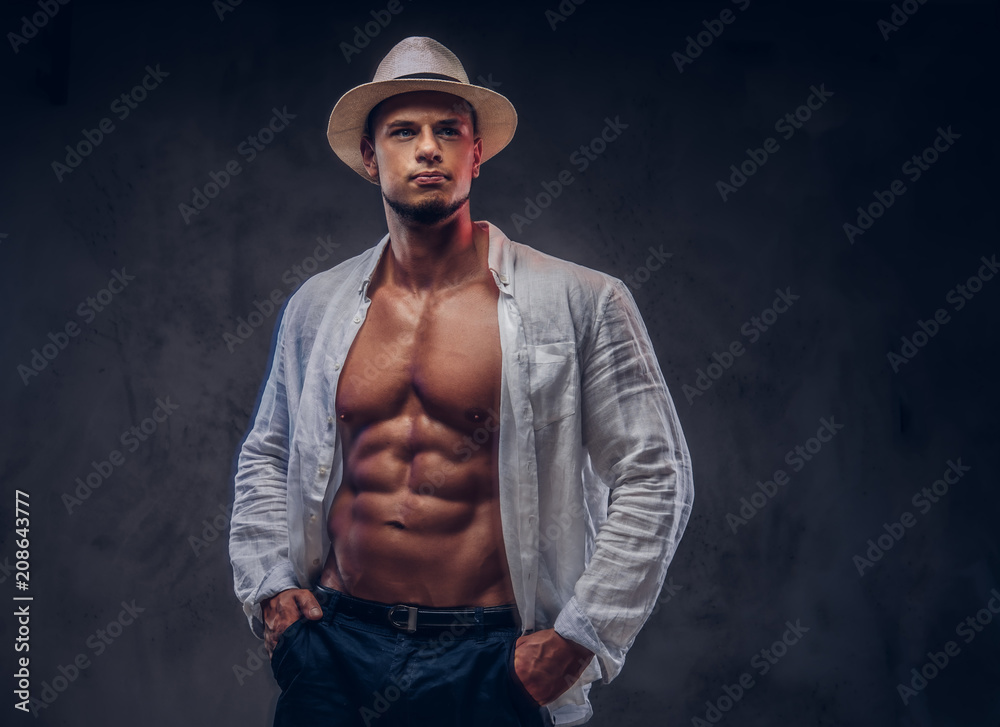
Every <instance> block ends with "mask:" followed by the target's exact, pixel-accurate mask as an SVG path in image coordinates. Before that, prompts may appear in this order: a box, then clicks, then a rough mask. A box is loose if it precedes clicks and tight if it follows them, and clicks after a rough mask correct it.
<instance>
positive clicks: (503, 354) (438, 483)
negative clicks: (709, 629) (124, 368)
mask: <svg viewBox="0 0 1000 727" xmlns="http://www.w3.org/2000/svg"><path fill="white" fill-rule="evenodd" d="M516 121H517V116H516V113H515V112H514V109H513V106H512V105H511V104H510V102H509V101H508V100H507V99H506V98H505V97H503V96H502V95H500V94H498V93H495V92H493V91H491V90H488V89H485V88H482V87H479V86H475V85H472V84H470V83H469V82H468V77H467V75H466V73H465V70H464V69H463V67H462V64H461V63H460V61H459V60H458V58H456V57H455V56H454V54H452V53H451V51H449V50H448V49H447V48H445V47H444V46H442V45H441V44H440V43H437V42H436V41H434V40H432V39H430V38H422V37H415V38H407V39H405V40H403V41H402V42H400V43H399V44H397V45H396V46H395V47H394V48H393V49H392V50H391V51H390V53H389V54H388V55H387V56H386V57H385V59H383V61H382V62H381V63H380V65H379V67H378V70H377V71H376V73H375V78H374V80H373V82H372V83H368V84H363V85H361V86H358V87H357V88H354V89H352V90H351V91H349V92H348V93H346V94H345V95H344V96H343V97H342V98H341V99H340V100H339V101H338V102H337V104H336V106H335V107H334V109H333V112H332V114H331V116H330V123H329V130H328V139H329V141H330V144H331V147H332V148H333V149H334V151H335V152H336V153H337V155H338V156H339V157H340V158H341V159H342V160H343V161H344V162H345V163H347V164H348V166H350V167H351V168H352V169H353V170H354V171H356V172H357V173H358V174H360V175H362V176H363V177H364V178H365V179H367V180H369V181H371V182H373V183H374V184H377V185H379V187H380V188H381V192H382V197H383V202H384V207H385V215H386V222H387V225H388V229H389V232H388V234H387V235H386V236H385V237H383V238H382V240H381V241H380V242H379V243H378V244H377V245H376V246H375V247H373V248H370V249H369V250H367V251H365V252H364V253H362V254H360V255H358V256H356V257H354V258H351V259H350V260H347V261H344V262H342V263H340V264H339V265H337V266H336V267H334V268H332V269H331V270H328V271H326V272H324V273H320V274H318V275H315V276H314V277H312V278H311V279H310V280H308V281H307V282H306V283H304V284H303V285H302V286H301V287H300V289H299V290H298V291H296V293H295V294H294V295H293V296H292V297H291V298H290V299H289V301H288V304H287V306H286V308H285V311H284V312H283V315H282V318H281V321H280V323H279V327H278V334H277V341H276V344H275V351H274V358H273V361H272V364H271V369H270V373H269V375H268V378H267V381H266V384H265V387H264V390H263V393H262V396H261V401H260V403H259V406H258V410H257V413H256V416H255V419H254V423H253V427H252V429H251V431H250V432H249V434H248V436H247V439H246V441H245V442H244V444H243V447H242V450H241V452H240V456H239V462H238V467H237V473H236V478H235V501H234V507H233V516H232V527H231V539H230V554H231V557H232V563H233V570H234V580H235V589H236V594H237V596H238V597H239V598H240V600H241V601H242V602H243V604H244V610H245V612H246V614H247V616H248V618H249V621H250V626H251V628H252V630H253V632H254V633H255V634H256V635H257V636H258V637H263V638H264V640H265V643H266V645H267V649H268V652H269V653H270V654H271V666H272V670H273V673H274V676H275V679H276V681H277V682H278V684H279V685H280V687H281V689H282V693H281V696H280V697H279V699H278V705H277V708H276V713H275V724H276V725H303V726H304V725H311V724H337V725H366V726H367V725H371V724H378V725H379V726H380V727H381V726H387V725H436V726H439V727H440V726H441V725H463V726H464V725H488V724H496V725H545V724H560V725H575V724H582V723H583V722H586V721H587V720H588V719H589V718H590V717H591V715H592V714H593V711H592V709H591V706H590V702H589V699H588V693H589V691H590V686H591V683H592V682H594V681H596V680H597V679H602V680H603V682H604V683H608V682H610V681H611V680H612V679H613V678H614V677H615V676H617V674H618V673H619V672H620V670H621V668H622V665H623V663H624V658H625V653H626V652H627V651H628V649H629V647H630V646H631V645H632V643H633V640H634V638H635V635H636V634H637V632H638V631H639V630H640V629H641V627H642V626H643V624H644V623H645V621H646V619H647V618H648V616H649V614H650V612H651V611H652V609H653V606H654V605H655V600H656V597H657V595H658V593H659V591H660V589H661V587H662V585H663V581H664V577H665V574H666V569H667V566H668V564H669V562H670V560H671V558H672V557H673V553H674V550H675V548H676V546H677V543H678V541H679V539H680V537H681V535H682V534H683V531H684V528H685V526H686V524H687V521H688V517H689V514H690V509H691V503H692V500H693V487H692V474H691V462H690V456H689V453H688V450H687V445H686V442H685V440H684V436H683V433H682V431H681V428H680V424H679V422H678V419H677V415H676V412H675V410H674V406H673V402H672V400H671V397H670V395H669V393H668V391H667V387H666V383H665V382H664V380H663V376H662V374H661V372H660V369H659V366H658V364H657V362H656V358H655V355H654V353H653V349H652V345H651V343H650V340H649V336H648V333H647V331H646V328H645V326H644V324H643V322H642V319H641V317H640V315H639V312H638V310H637V308H636V305H635V302H634V300H633V298H632V296H631V294H630V293H629V291H628V289H627V288H626V287H625V285H624V284H623V283H622V282H621V281H620V280H618V279H616V278H613V277H611V276H608V275H605V274H603V273H600V272H597V271H594V270H590V269H588V268H585V267H582V266H579V265H575V264H573V263H569V262H566V261H562V260H559V259H557V258H554V257H552V256H549V255H546V254H543V253H541V252H538V251H536V250H534V249H532V248H530V247H528V246H526V245H522V244H519V243H516V242H512V241H511V240H509V239H508V238H507V237H506V236H505V235H504V234H503V233H502V232H501V231H500V230H499V229H498V228H497V227H495V226H494V225H492V224H490V223H488V222H473V221H472V219H471V215H470V211H469V191H470V188H471V184H472V179H473V178H475V177H477V176H479V171H480V165H481V164H482V163H483V162H485V161H486V160H488V159H489V158H490V157H492V156H493V155H495V154H496V153H497V152H499V151H500V150H501V149H503V147H504V146H506V145H507V143H508V142H509V141H510V139H511V138H512V136H513V133H514V128H515V126H516ZM609 495H610V498H609ZM609 499H610V503H609Z"/></svg>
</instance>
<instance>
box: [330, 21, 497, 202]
mask: <svg viewBox="0 0 1000 727" xmlns="http://www.w3.org/2000/svg"><path fill="white" fill-rule="evenodd" d="M410 91H443V92H445V93H450V94H454V95H455V96H458V97H460V98H463V99H465V100H466V101H468V102H469V103H470V104H472V107H473V108H474V109H475V110H476V122H477V126H478V131H479V136H481V137H482V139H483V155H482V160H481V161H483V162H485V161H486V160H487V159H489V158H490V157H492V156H494V155H495V154H496V153H497V152H499V151H500V150H501V149H503V148H504V147H505V146H507V144H508V143H510V140H511V139H512V138H513V137H514V129H515V128H517V112H516V111H514V106H513V104H511V102H510V101H508V100H507V98H506V97H505V96H503V95H501V94H499V93H497V92H496V91H491V90H490V89H488V88H485V87H483V86H477V85H475V84H472V83H469V76H468V75H467V74H466V72H465V68H464V67H463V66H462V62H461V61H459V60H458V57H457V56H455V54H454V53H452V52H451V51H450V50H448V49H447V48H445V47H444V46H443V45H441V44H440V43H438V42H437V41H436V40H434V39H433V38H425V37H421V36H414V37H410V38H404V39H403V40H401V41H400V42H399V43H397V44H396V45H395V46H393V48H392V50H390V51H389V52H388V54H386V56H385V58H383V59H382V62H381V63H379V64H378V68H377V69H376V70H375V77H374V78H373V79H372V81H371V83H363V84H361V85H360V86H356V87H354V88H352V89H351V90H350V91H348V92H347V93H345V94H344V95H343V96H341V97H340V100H339V101H337V103H336V105H335V106H334V107H333V112H332V113H331V114H330V124H329V126H328V127H327V132H326V138H327V139H328V140H329V142H330V147H331V148H332V149H333V151H334V152H336V154H337V156H338V157H340V159H341V161H343V162H344V164H346V165H347V166H349V167H350V168H351V169H353V170H354V171H355V172H357V173H358V174H360V175H361V176H362V177H364V178H365V179H366V180H368V181H369V182H371V183H372V184H378V182H376V181H375V180H373V179H372V178H371V177H369V176H368V170H366V169H365V165H364V162H363V160H362V157H361V149H360V145H361V136H362V135H363V134H364V133H365V124H366V122H367V120H368V114H369V113H371V110H372V109H373V108H375V106H377V105H378V104H379V103H381V102H382V101H384V100H385V99H387V98H389V97H390V96H396V95H397V94H401V93H408V92H410Z"/></svg>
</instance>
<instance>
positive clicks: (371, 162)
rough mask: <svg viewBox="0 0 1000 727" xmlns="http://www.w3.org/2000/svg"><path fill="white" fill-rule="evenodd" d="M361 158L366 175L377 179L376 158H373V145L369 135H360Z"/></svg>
mask: <svg viewBox="0 0 1000 727" xmlns="http://www.w3.org/2000/svg"><path fill="white" fill-rule="evenodd" d="M360 148H361V160H362V161H363V162H364V165H365V169H366V170H368V176H369V177H371V178H372V179H373V180H375V181H376V182H377V181H378V160H377V159H376V158H375V145H374V142H373V141H372V140H371V137H369V136H362V137H361V146H360Z"/></svg>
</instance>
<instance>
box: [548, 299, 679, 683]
mask: <svg viewBox="0 0 1000 727" xmlns="http://www.w3.org/2000/svg"><path fill="white" fill-rule="evenodd" d="M584 356H585V357H584V358H583V360H582V363H581V387H582V400H581V407H582V418H583V425H582V436H583V445H584V447H585V448H586V450H587V451H588V453H589V455H590V458H591V462H592V465H593V468H594V471H595V472H596V473H597V474H598V475H599V476H600V478H601V479H602V480H603V481H604V482H605V483H607V485H608V487H609V488H610V502H609V504H608V512H607V520H606V521H605V522H604V523H603V525H602V526H601V528H600V530H599V531H598V533H597V536H596V541H595V546H594V553H593V556H592V558H591V560H590V562H589V563H588V564H587V567H586V569H585V570H584V572H583V574H582V575H581V576H580V578H579V580H578V581H577V583H576V586H575V588H574V594H573V596H572V597H571V598H570V600H569V601H568V602H567V603H566V605H565V606H564V607H563V609H562V610H561V611H560V613H559V615H558V617H557V618H556V621H555V624H554V628H555V630H556V632H557V633H559V634H560V635H561V636H563V637H564V638H567V639H570V640H572V641H575V642H577V643H579V644H581V645H583V646H586V647H587V648H589V649H590V650H591V651H593V652H594V653H595V655H596V656H597V658H598V662H599V664H600V667H601V672H602V682H603V683H605V684H607V683H609V682H610V681H611V680H612V679H614V678H615V677H616V676H617V675H618V673H619V672H620V671H621V668H622V666H623V665H624V662H625V654H626V653H627V652H628V650H629V648H630V647H631V646H632V643H633V642H634V640H635V637H636V634H637V633H638V632H639V630H640V629H641V628H642V626H643V625H644V624H645V622H646V620H647V619H648V618H649V615H650V613H651V612H652V610H653V607H654V606H655V602H656V598H657V596H658V594H659V592H660V590H661V588H662V587H663V583H664V580H665V578H666V573H667V566H668V565H669V564H670V561H671V560H672V558H673V555H674V552H675V550H676V548H677V544H678V542H679V541H680V539H681V536H682V535H683V533H684V529H685V527H686V526H687V522H688V518H689V516H690V513H691V506H692V503H693V501H694V483H693V477H692V469H691V457H690V454H689V452H688V448H687V443H686V441H685V439H684V434H683V432H682V431H681V426H680V422H679V420H678V418H677V412H676V411H675V408H674V404H673V400H672V399H671V397H670V393H669V392H668V391H667V385H666V382H665V380H664V378H663V374H662V373H661V371H660V368H659V364H658V363H657V360H656V356H655V354H654V352H653V346H652V342H651V341H650V339H649V334H648V332H647V330H646V327H645V324H644V323H643V321H642V318H641V316H640V314H639V310H638V307H637V306H636V304H635V300H634V299H633V297H632V294H631V292H630V291H629V290H628V288H627V287H626V286H625V284H624V283H623V282H622V281H621V280H617V279H616V280H615V282H614V285H613V286H612V288H611V290H610V292H609V294H608V296H607V298H606V301H605V305H604V306H603V311H602V314H601V315H600V317H599V318H598V321H597V324H596V330H595V332H594V334H593V337H592V342H591V345H590V346H589V347H588V350H587V351H585V352H584Z"/></svg>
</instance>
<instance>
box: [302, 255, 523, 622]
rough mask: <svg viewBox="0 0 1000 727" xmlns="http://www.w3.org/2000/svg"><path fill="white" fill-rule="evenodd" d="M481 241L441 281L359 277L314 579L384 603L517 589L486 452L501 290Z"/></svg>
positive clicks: (434, 602) (480, 601)
mask: <svg viewBox="0 0 1000 727" xmlns="http://www.w3.org/2000/svg"><path fill="white" fill-rule="evenodd" d="M485 244H486V243H485V241H483V242H482V245H485ZM482 245H481V246H480V253H479V254H478V255H479V258H480V262H481V264H480V266H479V269H478V272H476V273H475V274H474V275H473V276H472V277H471V278H469V279H467V280H466V281H465V282H463V283H461V284H459V285H456V286H455V287H453V288H450V289H448V290H447V291H443V292H437V293H429V294H425V295H422V296H414V295H413V294H411V293H408V292H403V291H400V290H399V289H396V288H394V287H392V286H391V285H389V284H387V283H384V282H382V279H383V278H384V275H379V274H378V271H377V272H376V275H375V276H374V277H373V279H372V282H371V283H370V284H369V288H368V295H369V297H370V298H371V304H370V306H369V309H368V314H367V317H366V318H365V321H364V323H363V324H362V325H361V330H360V331H359V332H358V334H357V337H356V338H355V340H354V343H353V344H352V346H351V349H350V351H349V353H348V356H347V358H346V360H345V362H344V366H343V370H342V372H341V377H340V381H339V384H338V387H337V400H336V412H337V420H338V423H337V426H338V429H339V436H340V437H341V443H342V446H343V452H344V472H343V481H342V483H341V486H340V488H339V489H338V491H337V493H336V495H335V497H334V500H333V504H332V507H331V509H330V515H329V519H328V521H327V528H328V531H329V535H330V542H331V548H330V553H329V555H328V557H327V560H326V564H325V566H324V569H323V573H322V576H321V578H320V582H321V583H322V584H323V585H326V586H329V587H332V588H336V589H338V590H341V591H343V592H345V593H349V594H351V595H354V596H357V597H358V598H367V599H371V600H375V601H382V602H387V603H402V602H405V603H414V604H420V605H426V606H441V607H444V606H456V607H458V606H491V605H497V604H502V603H513V602H514V595H513V590H512V588H511V583H510V574H509V571H508V568H507V559H506V552H505V549H504V544H503V535H502V532H501V526H500V508H499V490H498V488H499V485H498V476H497V457H496V449H497V441H498V432H499V426H500V423H499V413H498V412H499V408H500V388H499V387H500V368H501V358H500V337H499V330H498V326H497V296H498V295H499V291H498V290H497V288H496V285H495V283H494V281H493V277H492V275H491V273H490V272H489V269H488V268H487V267H486V264H485V258H484V257H483V255H482V254H481V253H482V252H484V250H485V248H484V247H482ZM390 254H392V253H391V250H388V249H387V250H386V254H385V255H384V256H383V261H382V262H380V264H379V268H380V269H381V268H383V266H384V263H385V261H384V258H385V256H387V255H390Z"/></svg>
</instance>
